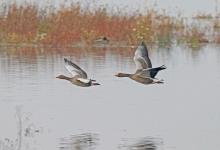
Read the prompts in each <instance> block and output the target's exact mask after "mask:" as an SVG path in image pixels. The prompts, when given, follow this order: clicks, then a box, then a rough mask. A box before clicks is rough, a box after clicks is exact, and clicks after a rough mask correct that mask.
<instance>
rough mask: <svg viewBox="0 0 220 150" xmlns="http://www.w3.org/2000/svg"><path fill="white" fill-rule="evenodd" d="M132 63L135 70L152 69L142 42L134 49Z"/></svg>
mask: <svg viewBox="0 0 220 150" xmlns="http://www.w3.org/2000/svg"><path fill="white" fill-rule="evenodd" d="M134 62H135V64H136V70H140V69H147V68H152V64H151V61H150V58H149V56H148V50H147V47H146V45H145V43H144V42H142V43H141V45H139V46H138V48H137V49H136V51H135V55H134Z"/></svg>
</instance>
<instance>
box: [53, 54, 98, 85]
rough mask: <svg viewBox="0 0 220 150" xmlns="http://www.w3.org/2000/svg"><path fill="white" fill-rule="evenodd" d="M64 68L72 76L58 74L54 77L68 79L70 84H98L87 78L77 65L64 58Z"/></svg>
mask: <svg viewBox="0 0 220 150" xmlns="http://www.w3.org/2000/svg"><path fill="white" fill-rule="evenodd" d="M64 62H65V68H66V69H67V70H68V71H69V72H70V73H71V74H72V77H67V76H64V75H59V76H57V77H56V78H58V79H64V80H68V81H70V82H71V83H72V84H75V85H77V86H82V87H88V86H93V85H100V84H99V83H97V82H96V80H92V79H88V77H87V73H86V72H85V71H84V70H83V69H81V68H80V67H79V66H77V65H76V64H74V63H73V62H71V61H70V60H68V59H66V58H64Z"/></svg>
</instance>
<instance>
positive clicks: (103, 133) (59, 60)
mask: <svg viewBox="0 0 220 150" xmlns="http://www.w3.org/2000/svg"><path fill="white" fill-rule="evenodd" d="M133 53H134V50H133V49H114V50H111V49H108V48H105V49H96V50H90V49H62V48H57V49H56V50H50V49H42V50H40V51H38V50H36V49H29V51H28V50H27V49H26V50H22V49H19V50H16V51H15V50H13V49H7V48H5V49H0V122H1V124H0V133H1V134H0V145H5V146H4V147H7V146H8V145H10V143H11V142H10V141H13V142H15V143H16V139H17V136H18V131H19V130H18V126H17V122H16V119H15V113H16V112H15V110H16V109H15V108H16V106H22V112H29V113H30V114H31V122H33V123H26V124H25V123H24V122H23V126H22V138H23V142H26V144H25V143H24V144H22V145H21V150H25V149H28V148H27V147H28V146H26V147H25V145H29V146H30V145H31V146H33V148H30V147H29V150H30V149H36V150H38V149H48V150H50V149H59V148H60V146H61V147H63V148H66V149H68V148H70V147H71V146H70V145H68V143H74V142H75V141H72V142H71V140H76V139H77V138H75V136H71V137H69V138H64V141H65V140H66V141H68V142H66V143H67V145H65V144H64V145H60V141H58V140H59V139H60V138H62V137H66V136H67V135H70V134H74V135H76V136H79V137H78V138H84V139H86V140H88V139H89V138H88V137H87V136H88V135H87V134H86V135H78V134H79V133H98V137H99V138H98V139H99V140H97V141H96V140H95V141H94V142H95V143H96V142H98V143H99V144H98V145H93V144H92V145H89V142H87V143H85V144H84V143H83V142H82V141H81V140H79V141H78V143H79V144H78V146H76V144H75V145H74V146H73V147H72V148H75V147H80V146H82V149H83V148H85V149H90V146H91V147H92V148H95V149H97V150H99V149H100V150H101V149H102V150H103V149H110V150H113V149H117V148H118V147H117V146H118V145H119V143H120V141H121V138H123V137H126V138H128V139H129V138H133V139H136V138H138V137H146V136H151V137H161V138H162V139H163V142H164V144H163V145H164V147H166V148H167V147H168V149H170V147H175V148H176V149H178V150H186V149H187V150H195V149H199V150H207V149H212V150H219V148H220V143H219V141H218V139H219V138H220V130H219V126H220V119H219V114H220V110H219V99H220V95H219V89H220V67H219V65H220V51H219V48H216V47H214V46H212V45H210V46H206V47H203V48H201V49H199V50H191V49H186V48H184V47H171V48H170V49H157V48H155V47H151V50H150V52H149V55H150V58H151V60H152V64H153V65H154V66H159V65H161V64H165V65H166V66H167V69H166V70H165V71H163V72H160V73H159V74H158V78H159V79H164V81H165V84H163V85H149V86H147V85H142V84H138V83H136V82H134V81H132V80H129V79H118V78H116V77H114V76H113V75H114V74H115V73H117V72H122V71H123V72H134V71H135V64H134V62H133ZM64 57H65V58H69V59H71V60H72V61H74V62H75V63H77V64H79V65H80V66H81V67H82V68H83V69H85V70H86V71H87V73H88V75H89V76H90V77H91V78H95V79H97V81H100V83H102V85H101V86H98V87H92V88H80V87H76V86H74V85H72V84H71V83H68V82H65V81H60V80H58V79H56V78H55V77H56V76H57V75H58V74H60V73H64V74H65V75H68V72H67V71H66V70H65V68H64V61H63V58H64ZM28 118H30V117H28ZM39 126H40V128H39ZM91 136H93V134H91ZM73 137H74V138H73ZM5 138H7V139H10V141H9V142H7V140H6V141H5ZM94 138H95V139H96V138H97V137H96V135H95V137H94ZM137 141H138V140H137ZM137 141H132V142H131V143H129V144H127V146H128V147H127V148H130V149H138V146H135V145H144V144H145V146H143V147H145V148H146V147H148V146H146V145H149V146H150V145H151V146H152V147H154V146H153V145H155V146H156V147H154V148H157V149H160V148H161V147H162V146H161V147H160V145H157V143H156V144H155V141H154V140H153V142H152V143H150V142H146V141H147V140H145V139H144V140H143V141H139V142H137ZM204 141H205V142H204ZM27 143H31V144H27ZM75 143H77V142H75ZM146 143H148V144H146ZM186 143H187V144H186ZM34 145H35V146H34ZM8 147H9V148H8V149H13V146H12V148H10V146H8ZM1 149H2V147H1Z"/></svg>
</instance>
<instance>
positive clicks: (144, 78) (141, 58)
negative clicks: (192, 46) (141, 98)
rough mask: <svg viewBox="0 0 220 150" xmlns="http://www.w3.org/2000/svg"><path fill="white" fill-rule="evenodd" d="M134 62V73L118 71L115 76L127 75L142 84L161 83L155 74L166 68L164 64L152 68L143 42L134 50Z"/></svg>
mask: <svg viewBox="0 0 220 150" xmlns="http://www.w3.org/2000/svg"><path fill="white" fill-rule="evenodd" d="M134 62H135V64H136V72H135V73H133V74H128V73H118V74H116V75H115V76H116V77H128V78H130V79H132V80H134V81H137V82H139V83H142V84H153V83H163V80H158V79H156V78H155V76H156V75H157V73H158V72H159V71H160V70H163V69H166V66H164V65H162V66H160V67H156V68H152V64H151V61H150V58H149V56H148V50H147V47H146V45H145V43H144V42H142V43H141V45H140V46H138V48H137V50H136V51H135V55H134Z"/></svg>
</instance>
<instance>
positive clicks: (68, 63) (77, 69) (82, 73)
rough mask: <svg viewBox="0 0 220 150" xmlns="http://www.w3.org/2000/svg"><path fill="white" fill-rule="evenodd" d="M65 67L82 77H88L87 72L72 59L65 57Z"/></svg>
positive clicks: (74, 74)
mask: <svg viewBox="0 0 220 150" xmlns="http://www.w3.org/2000/svg"><path fill="white" fill-rule="evenodd" d="M64 62H65V68H66V69H67V70H68V71H69V72H70V73H71V74H72V75H73V76H79V77H81V78H84V79H87V74H86V72H85V71H84V70H82V69H81V68H80V67H79V66H77V65H76V64H75V63H73V62H71V61H70V60H68V59H66V58H64Z"/></svg>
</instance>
